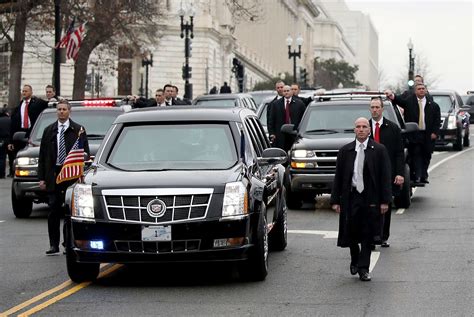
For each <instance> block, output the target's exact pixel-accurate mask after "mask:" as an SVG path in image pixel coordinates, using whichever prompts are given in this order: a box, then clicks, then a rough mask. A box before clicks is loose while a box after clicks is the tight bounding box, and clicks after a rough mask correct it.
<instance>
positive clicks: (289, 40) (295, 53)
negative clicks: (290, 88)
mask: <svg viewBox="0 0 474 317" xmlns="http://www.w3.org/2000/svg"><path fill="white" fill-rule="evenodd" d="M291 44H293V38H292V37H291V35H289V34H288V37H287V38H286V45H288V58H289V59H291V58H293V82H295V83H296V82H297V81H296V58H297V57H298V58H301V45H303V38H302V37H301V35H299V36H298V37H297V38H296V45H298V51H296V50H293V51H291Z"/></svg>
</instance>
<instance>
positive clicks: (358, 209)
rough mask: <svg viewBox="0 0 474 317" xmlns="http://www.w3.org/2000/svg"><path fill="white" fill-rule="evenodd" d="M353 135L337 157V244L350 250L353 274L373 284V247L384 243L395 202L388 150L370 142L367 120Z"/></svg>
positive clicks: (357, 125) (333, 200) (358, 122)
mask: <svg viewBox="0 0 474 317" xmlns="http://www.w3.org/2000/svg"><path fill="white" fill-rule="evenodd" d="M354 132H355V134H356V139H355V140H354V141H352V142H351V143H348V144H346V145H344V146H343V147H342V148H341V149H340V150H339V153H338V155H337V163H336V175H335V177H334V184H333V189H332V193H331V201H330V203H331V206H332V209H333V210H334V211H336V212H337V213H339V235H338V239H337V245H338V246H339V247H341V248H350V253H351V263H350V272H351V274H352V275H355V274H357V273H359V279H360V280H361V281H370V280H371V277H370V275H369V267H370V254H371V245H372V244H374V243H377V242H380V241H381V227H382V226H381V221H382V215H383V214H384V213H386V212H387V210H388V205H389V204H390V201H391V199H392V190H391V182H390V161H389V157H388V154H387V150H386V149H385V147H384V146H383V145H382V144H379V143H377V142H375V141H374V140H371V139H369V133H370V125H369V121H368V120H367V119H366V118H358V119H357V120H356V121H355V128H354ZM359 244H360V247H359Z"/></svg>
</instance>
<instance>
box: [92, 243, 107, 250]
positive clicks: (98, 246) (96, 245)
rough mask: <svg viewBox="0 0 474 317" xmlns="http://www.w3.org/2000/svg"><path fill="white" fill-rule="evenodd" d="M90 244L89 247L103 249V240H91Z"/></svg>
mask: <svg viewBox="0 0 474 317" xmlns="http://www.w3.org/2000/svg"><path fill="white" fill-rule="evenodd" d="M90 246H91V249H96V250H104V242H103V241H91V242H90Z"/></svg>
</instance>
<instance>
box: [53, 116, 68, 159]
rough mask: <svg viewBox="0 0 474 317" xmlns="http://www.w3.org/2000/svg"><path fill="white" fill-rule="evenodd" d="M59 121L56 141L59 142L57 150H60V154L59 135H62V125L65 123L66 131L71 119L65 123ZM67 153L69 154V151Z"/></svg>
mask: <svg viewBox="0 0 474 317" xmlns="http://www.w3.org/2000/svg"><path fill="white" fill-rule="evenodd" d="M57 123H58V133H57V134H56V141H57V142H58V149H57V151H58V155H59V137H60V135H61V129H62V127H61V126H62V125H64V131H66V130H67V129H68V128H69V119H67V120H66V122H64V123H61V122H59V120H58V121H57ZM66 155H67V153H66Z"/></svg>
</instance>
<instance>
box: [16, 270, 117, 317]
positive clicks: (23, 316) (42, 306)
mask: <svg viewBox="0 0 474 317" xmlns="http://www.w3.org/2000/svg"><path fill="white" fill-rule="evenodd" d="M121 267H122V265H121V264H114V265H112V266H111V267H109V268H108V269H106V270H105V271H103V272H100V274H99V276H98V278H101V277H104V276H106V275H108V274H110V273H112V272H114V271H116V270H118V269H119V268H121ZM90 284H92V282H83V283H81V284H78V285H76V286H74V287H73V288H70V289H68V290H67V291H65V292H63V293H61V294H58V295H56V296H54V297H53V298H51V299H49V300H47V301H46V302H44V303H41V304H39V305H37V306H35V307H33V308H31V309H29V310H27V311H26V312H24V313H23V314H20V315H18V316H20V317H26V316H30V315H32V314H34V313H37V312H39V311H40V310H43V309H45V308H46V307H48V306H50V305H52V304H54V303H56V302H58V301H60V300H61V299H63V298H66V297H68V296H71V295H72V294H74V293H76V292H78V291H80V290H81V289H83V288H85V287H87V286H89V285H90Z"/></svg>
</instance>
